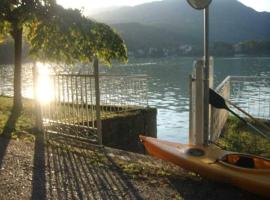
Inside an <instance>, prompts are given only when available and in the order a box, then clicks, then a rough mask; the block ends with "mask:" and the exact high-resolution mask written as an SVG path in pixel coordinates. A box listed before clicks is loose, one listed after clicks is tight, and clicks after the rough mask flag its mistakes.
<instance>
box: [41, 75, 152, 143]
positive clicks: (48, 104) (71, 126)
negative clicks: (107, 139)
mask: <svg viewBox="0 0 270 200" xmlns="http://www.w3.org/2000/svg"><path fill="white" fill-rule="evenodd" d="M38 76H39V78H38V80H42V76H43V75H42V74H39V75H38ZM46 82H47V83H44V82H43V83H41V85H40V86H38V85H39V84H40V83H37V90H39V91H37V93H40V90H41V94H37V98H38V99H39V101H40V102H41V104H40V108H41V116H42V117H41V118H42V123H43V128H44V130H45V131H46V132H53V133H62V134H63V133H64V134H65V135H68V136H71V137H75V138H78V139H87V140H91V141H92V142H93V141H97V130H98V127H97V120H98V116H97V112H96V111H97V104H96V103H97V101H96V100H97V99H96V98H97V97H96V88H95V77H94V75H79V74H55V75H49V76H48V77H47V78H46ZM44 84H45V85H47V86H46V87H47V88H51V89H49V90H48V91H44V90H42V85H44ZM99 87H100V107H99V110H100V114H101V119H105V118H110V117H112V116H115V115H117V113H118V112H123V111H130V110H136V109H139V108H142V107H147V106H148V100H147V77H146V76H144V75H139V76H115V75H101V76H100V78H99ZM50 90H51V91H52V92H51V93H50ZM44 92H45V93H46V95H48V96H49V98H48V99H47V100H46V99H45V100H46V101H44V102H42V100H44V99H42V98H44V96H43V93H44Z"/></svg>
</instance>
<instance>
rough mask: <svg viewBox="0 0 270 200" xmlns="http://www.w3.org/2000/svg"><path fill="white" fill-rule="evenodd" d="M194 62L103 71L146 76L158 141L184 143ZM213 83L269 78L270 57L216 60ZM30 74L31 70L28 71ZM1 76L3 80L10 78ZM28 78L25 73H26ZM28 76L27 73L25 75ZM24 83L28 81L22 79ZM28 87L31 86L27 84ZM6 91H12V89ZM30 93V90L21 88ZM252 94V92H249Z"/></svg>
mask: <svg viewBox="0 0 270 200" xmlns="http://www.w3.org/2000/svg"><path fill="white" fill-rule="evenodd" d="M193 61H194V58H162V59H136V60H135V59H131V60H130V62H129V63H128V64H125V65H119V64H114V65H113V67H112V68H106V69H105V71H106V73H108V74H126V75H132V74H146V75H148V76H149V82H148V91H149V93H148V98H149V105H150V106H151V107H155V108H157V109H158V116H157V131H158V138H161V139H166V140H173V141H180V142H187V138H188V129H189V92H188V86H189V78H188V77H189V74H190V73H191V71H192V67H193ZM214 63H215V64H214V82H215V85H217V84H219V83H220V82H221V81H222V80H223V79H224V78H226V77H227V76H228V75H235V76H262V77H263V76H270V57H266V58H215V60H214ZM28 69H30V73H31V67H29V68H28ZM8 74H9V73H2V78H1V79H2V80H1V81H3V80H4V78H5V80H7V79H9V80H10V79H11V78H12V74H9V75H8ZM26 74H27V73H26ZM28 74H29V73H28ZM24 81H25V82H31V78H29V77H27V76H25V77H24ZM29 84H30V83H29ZM8 87H9V91H12V87H11V86H8ZM24 89H25V90H29V91H30V90H31V88H24ZM250 92H252V91H250Z"/></svg>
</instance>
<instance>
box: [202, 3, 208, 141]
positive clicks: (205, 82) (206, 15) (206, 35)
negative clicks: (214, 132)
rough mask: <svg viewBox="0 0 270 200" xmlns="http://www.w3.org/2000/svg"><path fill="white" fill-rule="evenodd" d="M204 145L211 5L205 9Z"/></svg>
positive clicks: (206, 131)
mask: <svg viewBox="0 0 270 200" xmlns="http://www.w3.org/2000/svg"><path fill="white" fill-rule="evenodd" d="M204 64H205V68H204V69H205V77H204V131H203V133H204V137H203V138H204V145H207V144H208V137H209V7H208V6H207V7H206V8H205V9H204Z"/></svg>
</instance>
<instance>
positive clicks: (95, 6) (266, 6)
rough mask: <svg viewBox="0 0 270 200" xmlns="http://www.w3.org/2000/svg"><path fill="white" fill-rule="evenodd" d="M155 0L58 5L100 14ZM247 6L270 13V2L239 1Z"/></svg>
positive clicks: (82, 0) (69, 0) (77, 0)
mask: <svg viewBox="0 0 270 200" xmlns="http://www.w3.org/2000/svg"><path fill="white" fill-rule="evenodd" d="M151 1H154V0H57V3H59V4H61V5H63V6H64V7H66V8H78V9H83V10H85V11H90V12H98V11H99V10H100V9H104V8H107V7H115V6H135V5H139V4H143V3H147V2H151ZM238 1H240V2H241V3H243V4H245V5H246V6H249V7H252V8H253V9H255V10H257V11H268V12H270V0H238Z"/></svg>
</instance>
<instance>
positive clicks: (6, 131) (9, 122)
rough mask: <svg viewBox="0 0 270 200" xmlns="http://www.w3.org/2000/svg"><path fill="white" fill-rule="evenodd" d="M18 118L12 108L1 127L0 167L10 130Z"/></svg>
mask: <svg viewBox="0 0 270 200" xmlns="http://www.w3.org/2000/svg"><path fill="white" fill-rule="evenodd" d="M18 118H19V113H18V112H15V111H14V108H13V110H12V111H11V114H10V116H9V117H8V120H7V122H6V124H5V126H4V127H3V131H2V133H1V135H0V137H1V138H2V139H1V146H0V168H1V166H2V162H3V159H4V156H5V154H6V150H7V147H8V144H9V142H10V140H11V136H12V132H13V131H14V130H15V129H14V127H15V124H16V121H17V120H18ZM11 127H13V128H11Z"/></svg>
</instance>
